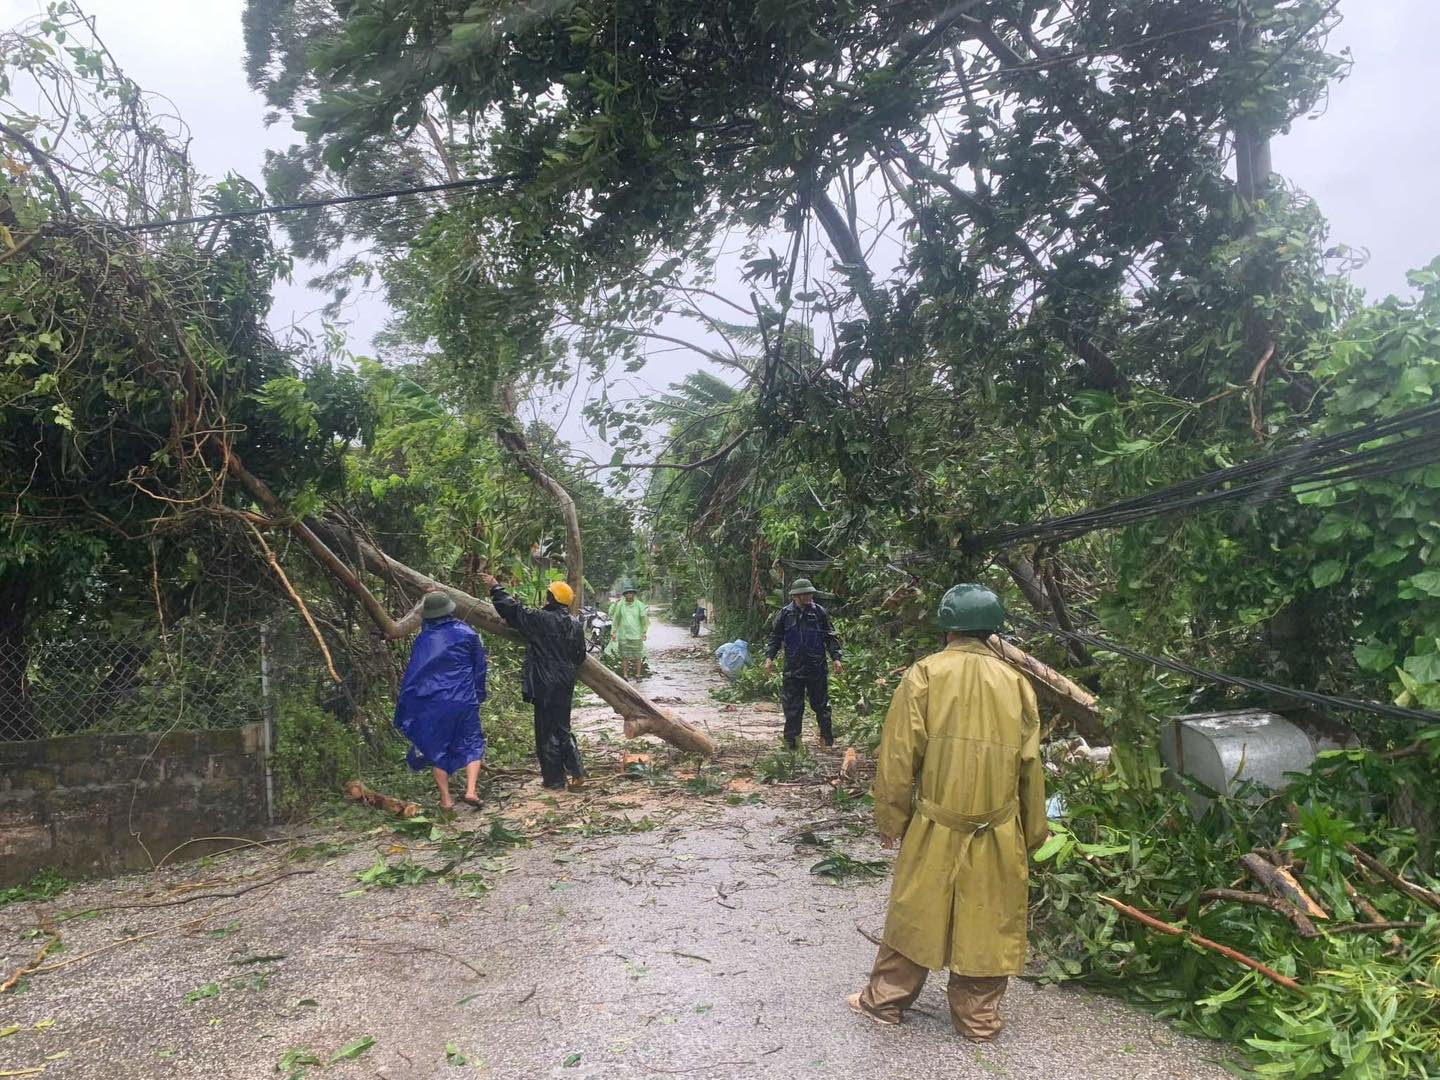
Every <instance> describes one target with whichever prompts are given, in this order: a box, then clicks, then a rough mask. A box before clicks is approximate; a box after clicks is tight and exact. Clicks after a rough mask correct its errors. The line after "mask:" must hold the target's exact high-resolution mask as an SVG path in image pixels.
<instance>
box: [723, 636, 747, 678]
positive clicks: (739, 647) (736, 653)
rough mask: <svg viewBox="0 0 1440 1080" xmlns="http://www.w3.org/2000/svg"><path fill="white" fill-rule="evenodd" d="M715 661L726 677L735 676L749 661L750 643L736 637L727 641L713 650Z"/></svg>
mask: <svg viewBox="0 0 1440 1080" xmlns="http://www.w3.org/2000/svg"><path fill="white" fill-rule="evenodd" d="M715 662H716V663H717V664H719V665H720V670H721V671H722V672H723V673H724V675H725V677H726V678H727V679H733V678H735V676H736V675H739V674H740V671H741V669H742V668H744V667H745V665H746V664H748V663H750V643H749V642H748V641H740V640H739V639H738V638H737V639H736V640H735V641H727V642H726V643H725V644H724V645H721V646H720V647H719V648H718V649H716V650H715Z"/></svg>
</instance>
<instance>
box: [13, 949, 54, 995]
mask: <svg viewBox="0 0 1440 1080" xmlns="http://www.w3.org/2000/svg"><path fill="white" fill-rule="evenodd" d="M59 944H60V935H59V934H51V935H50V937H49V939H48V940H47V941H46V942H45V944H44V945H41V946H40V951H39V952H37V953H36V954H35V956H34V958H33V959H32V960H31V961H30V963H28V964H26V965H24V966H23V967H20V968H17V969H16V971H15V974H13V975H11V976H10V977H9V978H8V979H6V980H5V981H4V982H3V983H0V994H4V993H8V992H9V991H10V989H11V988H12V987H14V986H15V985H16V984H17V983H18V982H19V981H20V980H21V979H23V978H24V977H25V976H26V975H29V974H30V973H31V972H35V971H39V970H40V965H41V964H43V963H44V962H45V957H46V956H47V955H49V953H50V950H51V949H53V948H55V946H57V945H59Z"/></svg>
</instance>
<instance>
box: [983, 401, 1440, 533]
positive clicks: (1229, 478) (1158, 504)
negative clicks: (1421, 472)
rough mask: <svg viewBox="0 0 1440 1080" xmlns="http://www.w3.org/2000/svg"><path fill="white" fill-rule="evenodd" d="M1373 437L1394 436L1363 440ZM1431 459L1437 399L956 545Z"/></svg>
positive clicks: (1119, 521) (1111, 522) (1333, 480)
mask: <svg viewBox="0 0 1440 1080" xmlns="http://www.w3.org/2000/svg"><path fill="white" fill-rule="evenodd" d="M1380 440H1394V441H1386V442H1381V444H1380V445H1378V446H1368V447H1367V446H1365V444H1366V443H1373V442H1377V441H1380ZM1362 447H1363V448H1362ZM1436 462H1440V403H1437V404H1433V405H1426V406H1423V407H1421V408H1418V409H1412V410H1409V411H1407V412H1404V413H1400V414H1398V415H1396V416H1392V417H1388V418H1386V419H1383V420H1376V421H1373V422H1371V423H1368V424H1363V425H1361V426H1360V427H1357V428H1353V429H1351V430H1349V431H1345V432H1341V433H1339V434H1336V435H1327V436H1324V437H1322V438H1318V439H1310V440H1307V441H1305V442H1302V443H1298V444H1296V445H1295V446H1292V447H1289V448H1287V449H1285V450H1281V451H1278V452H1277V453H1274V454H1270V455H1267V456H1265V457H1263V458H1257V459H1255V460H1253V461H1247V462H1244V463H1242V464H1240V465H1234V466H1231V467H1229V468H1225V469H1217V470H1215V471H1214V472H1210V473H1206V474H1204V475H1203V476H1198V477H1195V478H1193V479H1191V480H1185V481H1182V482H1180V483H1178V484H1172V485H1170V486H1169V487H1164V488H1160V489H1158V490H1156V491H1151V492H1147V493H1145V494H1143V495H1138V496H1134V497H1132V498H1129V499H1122V500H1120V501H1118V502H1114V503H1110V504H1108V505H1106V506H1102V507H1098V508H1096V509H1093V510H1082V511H1078V512H1077V513H1074V514H1065V515H1061V516H1059V517H1053V518H1044V519H1042V520H1040V521H1034V522H1031V523H1029V524H1027V525H1017V526H1013V527H1011V528H1006V529H992V530H990V531H988V532H984V533H980V534H978V535H976V536H973V537H970V538H968V539H967V540H966V542H965V545H964V546H965V549H966V550H967V551H970V552H972V553H973V552H977V551H984V550H990V549H994V548H1000V547H1005V546H1007V545H1010V544H1015V543H1019V542H1021V541H1035V540H1043V541H1059V540H1073V539H1075V538H1077V537H1079V536H1084V535H1085V534H1087V533H1091V532H1096V531H1098V530H1100V529H1107V528H1115V527H1117V526H1119V525H1127V524H1131V523H1133V522H1136V521H1141V520H1144V519H1145V518H1149V517H1156V516H1160V515H1163V514H1170V513H1178V512H1181V511H1192V512H1193V511H1198V510H1204V509H1209V508H1212V507H1214V506H1218V505H1221V504H1225V503H1246V504H1249V505H1255V504H1258V503H1262V502H1268V501H1271V500H1274V499H1277V498H1281V497H1283V496H1285V495H1288V494H1304V493H1306V492H1309V491H1318V490H1320V489H1322V488H1324V487H1331V486H1334V485H1335V484H1340V483H1349V482H1352V481H1355V480H1360V479H1370V478H1374V477H1377V476H1384V475H1387V474H1390V473H1394V472H1400V471H1404V470H1407V469H1412V468H1417V467H1420V466H1424V465H1429V464H1434V463H1436Z"/></svg>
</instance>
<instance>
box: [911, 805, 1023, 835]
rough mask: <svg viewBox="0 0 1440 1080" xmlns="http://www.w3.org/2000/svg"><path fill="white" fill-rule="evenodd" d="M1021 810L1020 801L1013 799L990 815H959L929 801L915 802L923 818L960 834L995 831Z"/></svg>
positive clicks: (916, 809)
mask: <svg viewBox="0 0 1440 1080" xmlns="http://www.w3.org/2000/svg"><path fill="white" fill-rule="evenodd" d="M1019 809H1020V800H1019V799H1011V800H1010V801H1009V802H1008V803H1006V804H1005V805H1004V806H1002V807H1000V809H998V810H991V811H990V812H989V813H988V814H957V813H956V812H955V811H954V810H946V809H945V807H943V806H941V805H940V804H939V803H937V802H932V801H931V800H929V799H926V798H919V799H916V800H915V812H916V813H918V814H919V815H920V816H921V817H923V818H928V819H929V820H930V821H933V822H934V823H935V824H936V825H939V826H940V827H941V828H944V829H949V830H951V831H952V832H958V833H983V832H986V831H988V830H990V829H994V828H996V827H998V826H1000V825H1004V824H1005V823H1006V822H1007V821H1009V820H1010V819H1012V818H1013V817H1014V816H1015V814H1016V812H1017V811H1018V810H1019Z"/></svg>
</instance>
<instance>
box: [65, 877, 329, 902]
mask: <svg viewBox="0 0 1440 1080" xmlns="http://www.w3.org/2000/svg"><path fill="white" fill-rule="evenodd" d="M313 873H315V871H314V870H287V871H286V872H285V873H283V874H276V875H275V876H274V877H272V878H266V879H265V880H264V881H257V882H255V883H254V884H253V885H247V886H245V888H243V889H236V890H235V891H234V892H217V893H195V894H194V895H193V896H182V897H180V899H178V900H159V901H155V902H153V903H148V904H106V905H105V906H104V907H97V908H88V909H87V910H89V911H142V910H146V909H149V908H164V907H179V906H180V905H181V904H188V903H191V902H192V901H195V900H233V899H234V898H235V897H237V896H244V895H245V894H246V893H252V892H254V891H255V890H256V889H263V888H265V887H266V886H268V885H274V884H275V883H276V882H277V881H283V880H284V879H285V878H288V877H297V876H299V875H301V874H313Z"/></svg>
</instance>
